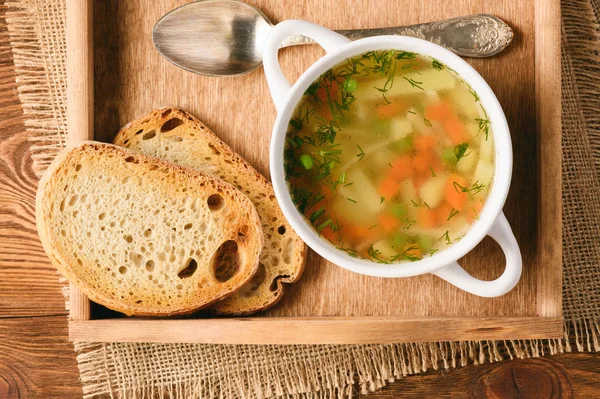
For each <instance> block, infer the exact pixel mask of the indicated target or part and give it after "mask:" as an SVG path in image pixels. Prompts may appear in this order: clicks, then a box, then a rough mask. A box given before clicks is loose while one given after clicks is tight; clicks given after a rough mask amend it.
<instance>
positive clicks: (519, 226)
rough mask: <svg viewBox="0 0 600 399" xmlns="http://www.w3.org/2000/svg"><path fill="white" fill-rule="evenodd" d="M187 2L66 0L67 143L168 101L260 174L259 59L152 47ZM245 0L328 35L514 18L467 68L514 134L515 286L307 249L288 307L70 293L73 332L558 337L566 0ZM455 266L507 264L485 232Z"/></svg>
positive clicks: (364, 339)
mask: <svg viewBox="0 0 600 399" xmlns="http://www.w3.org/2000/svg"><path fill="white" fill-rule="evenodd" d="M186 2H187V0H160V1H153V2H151V3H148V2H145V1H141V0H131V1H126V2H125V1H121V0H103V1H97V2H92V1H91V0H86V1H82V0H69V1H68V2H67V3H68V36H67V40H68V49H69V67H68V76H69V82H68V84H69V86H68V89H69V98H68V100H69V101H68V105H69V132H71V136H70V137H69V139H70V140H71V141H78V140H82V139H87V138H89V137H94V136H93V132H95V138H96V139H97V140H101V141H110V140H111V139H112V137H113V135H114V134H115V133H116V132H117V130H118V129H119V127H120V126H122V125H124V124H125V123H126V122H128V121H129V120H132V119H134V118H135V117H137V116H139V115H141V114H143V113H145V112H147V111H149V110H151V109H153V108H156V107H159V106H176V107H181V108H183V109H185V110H187V111H190V112H192V113H193V114H195V115H196V116H198V117H199V118H200V119H201V120H202V121H204V122H205V123H206V124H207V125H208V126H210V127H211V128H212V129H213V130H214V131H215V132H216V133H217V134H218V135H219V136H220V137H221V138H222V139H224V140H225V141H226V142H227V143H229V144H230V145H231V146H232V147H233V148H234V149H235V150H236V151H238V152H239V153H240V154H241V155H243V156H244V157H246V159H247V160H248V161H249V162H250V163H252V164H253V165H254V166H256V168H257V169H258V170H259V171H260V172H262V173H264V174H265V175H268V173H269V172H268V147H269V139H270V133H271V127H272V123H273V122H274V120H275V107H274V106H273V104H272V102H271V100H270V97H269V94H268V89H267V84H266V81H265V77H264V75H263V73H262V69H259V70H257V71H255V72H253V73H251V74H249V75H246V76H243V77H236V78H211V77H204V76H198V75H194V74H192V73H189V72H185V71H183V70H181V69H179V68H177V67H175V66H173V65H171V64H170V63H168V62H167V61H166V60H164V59H163V58H161V57H160V56H159V54H158V53H157V52H156V51H155V49H154V47H153V44H152V39H151V30H152V27H153V25H154V23H155V22H156V21H157V20H158V18H159V17H160V16H162V15H163V14H165V13H166V12H168V11H169V10H171V9H172V8H174V7H176V6H179V5H181V4H184V3H186ZM249 2H250V3H252V4H254V5H256V6H258V7H259V8H260V9H261V10H262V11H263V12H264V13H265V14H266V15H267V16H268V17H269V18H271V19H272V20H273V21H282V20H285V19H289V18H298V19H307V20H311V21H313V22H316V23H319V24H323V25H325V26H328V27H330V28H333V29H341V28H371V27H384V26H395V25H405V24H413V23H418V22H425V21H430V20H437V19H442V18H449V17H455V16H459V15H466V14H474V13H484V12H485V13H489V14H493V15H496V16H498V17H500V18H502V19H503V20H505V21H506V22H508V23H509V24H510V25H511V26H512V27H513V28H514V30H515V34H516V35H515V40H514V42H513V43H512V44H511V46H510V47H509V48H508V49H507V50H506V51H504V52H503V53H502V54H501V55H499V56H496V57H494V58H490V59H480V60H469V62H470V63H471V64H472V65H473V66H474V67H475V68H476V69H477V70H478V71H479V72H480V73H481V75H483V77H484V78H485V79H486V80H487V81H488V82H489V84H490V86H491V87H492V89H493V90H494V91H495V92H496V94H497V96H498V98H499V100H500V102H501V104H502V105H503V107H504V110H505V111H506V115H507V117H508V121H509V124H510V127H511V131H512V137H513V148H514V174H513V176H514V177H513V181H512V187H511V192H510V194H509V197H508V201H507V203H506V206H505V208H504V211H505V213H506V216H507V218H508V219H509V221H510V223H511V225H512V227H513V230H514V232H515V235H516V237H517V240H518V241H519V243H520V245H521V249H522V252H523V262H524V264H523V265H524V270H523V277H522V279H521V281H520V282H519V284H518V285H517V287H516V288H515V289H514V290H513V291H512V292H510V293H509V294H507V295H505V296H503V297H500V298H493V299H486V298H479V297H475V296H472V295H469V294H466V293H465V292H462V291H460V290H458V289H456V288H455V287H453V286H451V285H449V284H448V283H446V282H444V281H442V280H440V279H438V278H437V277H434V276H431V275H424V276H419V277H414V278H406V279H381V278H373V277H367V276H362V275H358V274H353V273H350V272H348V271H346V270H344V269H341V268H338V267H336V266H334V265H332V264H329V263H327V262H326V261H324V260H322V259H320V258H319V256H317V255H316V254H314V253H312V252H311V253H310V254H309V257H308V264H307V267H306V271H305V274H304V276H303V278H302V279H301V280H300V282H299V283H297V284H295V285H291V286H288V287H287V290H286V294H285V296H284V299H283V300H282V302H281V303H280V304H279V305H277V306H276V307H274V308H273V309H271V310H269V311H267V312H265V313H262V314H259V315H257V316H255V317H251V318H237V319H212V320H208V319H177V320H173V319H170V320H169V319H140V318H123V317H118V315H116V314H114V313H111V312H107V311H106V310H103V309H102V308H101V307H99V306H97V305H95V306H93V307H92V310H91V311H90V302H89V300H88V299H87V298H85V297H84V296H82V295H81V294H80V293H79V292H78V291H77V289H76V288H75V287H72V293H71V321H70V324H69V332H70V338H71V339H72V340H75V341H140V342H142V341H143V342H149V341H160V342H211V343H260V344H292V343H376V342H377V343H392V342H413V341H437V340H487V339H524V338H559V337H562V306H561V276H562V273H561V272H562V259H561V251H562V241H561V240H562V237H561V163H560V159H561V115H560V112H561V107H560V98H561V97H560V10H559V0H535V1H533V2H519V1H514V0H497V1H494V2H485V7H484V2H482V1H477V2H464V1H457V0H455V1H453V2H452V3H451V5H450V4H449V3H448V1H447V0H435V1H423V2H415V1H411V0H396V1H388V2H372V1H368V0H356V1H346V2H345V3H346V4H343V2H341V1H338V2H323V1H318V0H303V1H297V2H293V3H292V2H281V1H276V0H249ZM92 22H93V24H92ZM92 25H93V26H94V27H93V28H92ZM92 43H94V44H93V45H92ZM281 53H282V54H281V56H280V58H281V60H282V65H283V70H284V71H285V72H286V73H287V75H288V77H289V78H290V79H291V80H294V79H296V78H297V77H298V76H299V75H300V74H301V73H302V72H303V71H304V70H306V68H307V67H308V66H309V65H311V64H312V63H313V62H314V61H315V60H316V59H318V58H319V57H320V56H321V55H322V54H323V51H322V49H321V48H320V47H318V46H305V47H296V48H289V49H285V50H284V51H282V52H281ZM92 60H93V61H92ZM92 82H95V83H92ZM92 93H93V94H92ZM461 264H462V265H464V267H465V269H467V271H468V272H470V273H472V274H473V275H474V276H476V277H479V278H483V279H493V278H495V277H497V276H498V275H499V274H500V273H501V271H502V267H503V265H504V259H503V255H502V253H501V251H500V249H499V247H497V245H496V244H495V243H494V242H493V241H492V240H491V239H485V240H484V241H483V242H482V243H481V244H480V245H479V246H478V247H477V248H476V249H475V250H473V251H472V252H471V253H470V254H469V255H467V256H466V257H465V258H464V259H463V260H462V261H461Z"/></svg>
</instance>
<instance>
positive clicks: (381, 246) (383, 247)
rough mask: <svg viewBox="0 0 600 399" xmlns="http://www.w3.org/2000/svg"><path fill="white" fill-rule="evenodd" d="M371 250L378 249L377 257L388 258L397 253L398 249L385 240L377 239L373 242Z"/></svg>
mask: <svg viewBox="0 0 600 399" xmlns="http://www.w3.org/2000/svg"><path fill="white" fill-rule="evenodd" d="M373 250H374V251H379V254H378V255H377V257H378V258H380V259H383V260H389V259H390V258H393V257H394V256H396V255H397V254H398V251H396V250H395V249H394V248H392V246H391V245H390V243H389V242H388V241H387V240H379V241H377V242H375V243H374V244H373Z"/></svg>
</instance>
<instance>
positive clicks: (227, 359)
mask: <svg viewBox="0 0 600 399" xmlns="http://www.w3.org/2000/svg"><path fill="white" fill-rule="evenodd" d="M595 328H596V330H598V325H596V326H595ZM76 349H77V351H78V353H79V355H78V358H77V360H78V363H79V367H80V371H81V375H82V382H83V385H84V397H86V398H93V397H96V396H98V395H103V394H107V393H108V394H110V395H111V397H123V398H155V397H158V398H196V397H203V398H204V397H211V398H213V397H217V398H231V397H243V398H268V397H279V396H292V397H311V396H313V395H317V394H318V395H319V397H335V398H341V397H350V396H351V394H352V392H353V387H354V386H358V387H359V389H360V392H362V393H368V392H372V391H374V390H377V389H379V388H381V387H383V386H384V385H386V384H387V383H389V382H393V381H394V380H396V379H399V378H403V377H405V376H408V375H412V374H417V373H422V372H425V371H427V370H449V369H453V368H456V367H461V366H466V365H467V364H483V363H494V362H498V361H501V360H504V359H514V358H521V359H522V358H530V357H539V356H546V355H553V354H558V353H564V352H569V351H571V347H570V346H569V340H568V339H566V336H565V339H557V340H527V341H479V342H473V341H471V342H440V343H418V344H417V343H410V344H395V345H360V346H358V345H311V346H299V345H298V346H296V345H289V346H248V345H184V344H180V345H169V344H125V343H112V344H97V343H77V344H76ZM165 356H167V357H169V358H167V359H166V360H165ZM211 356H217V357H218V359H219V363H218V367H216V368H215V367H214V364H213V363H212V362H210V361H208V362H206V360H200V361H201V362H205V364H197V363H198V361H194V359H210V357H211ZM141 359H144V361H143V362H142V361H141ZM188 361H189V362H191V363H189V364H186V362H188ZM157 363H158V364H157ZM206 363H207V364H206ZM150 364H151V365H152V366H151V367H149V365H150ZM175 365H176V366H177V368H173V366H175ZM99 370H102V373H103V375H101V374H99V373H98V371H99ZM175 370H176V372H177V375H173V374H172V373H173V372H175ZM132 373H133V374H134V375H135V378H130V377H127V376H128V375H131V374H132ZM111 382H112V383H111Z"/></svg>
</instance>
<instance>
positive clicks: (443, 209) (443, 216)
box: [435, 202, 456, 225]
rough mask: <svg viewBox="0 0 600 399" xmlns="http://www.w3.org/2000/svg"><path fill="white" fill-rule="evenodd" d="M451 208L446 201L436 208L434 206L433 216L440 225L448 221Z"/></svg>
mask: <svg viewBox="0 0 600 399" xmlns="http://www.w3.org/2000/svg"><path fill="white" fill-rule="evenodd" d="M453 208H454V207H453V206H452V205H450V204H449V203H447V202H442V203H441V204H440V205H439V206H438V207H437V208H435V217H436V220H437V222H438V223H439V224H440V225H444V224H446V223H448V217H450V213H451V212H452V209H453ZM455 210H456V209H455ZM450 220H452V219H450Z"/></svg>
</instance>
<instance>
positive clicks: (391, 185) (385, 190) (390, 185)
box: [378, 173, 400, 198]
mask: <svg viewBox="0 0 600 399" xmlns="http://www.w3.org/2000/svg"><path fill="white" fill-rule="evenodd" d="M399 189H400V181H398V179H396V178H395V177H394V176H392V174H391V173H390V174H388V175H387V176H386V177H384V178H383V181H382V182H381V184H379V189H378V191H379V194H381V195H382V196H384V197H385V198H391V197H393V196H394V195H396V193H397V192H398V190H399Z"/></svg>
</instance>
